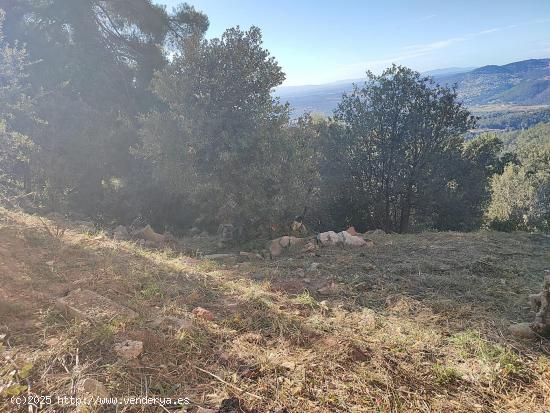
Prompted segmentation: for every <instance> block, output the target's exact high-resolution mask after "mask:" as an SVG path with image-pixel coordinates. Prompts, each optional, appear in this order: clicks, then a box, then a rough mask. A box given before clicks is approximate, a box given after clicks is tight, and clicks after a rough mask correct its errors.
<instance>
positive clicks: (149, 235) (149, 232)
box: [132, 225, 165, 244]
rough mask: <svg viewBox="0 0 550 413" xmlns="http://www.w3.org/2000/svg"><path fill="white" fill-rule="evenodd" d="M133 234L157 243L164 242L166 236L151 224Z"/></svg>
mask: <svg viewBox="0 0 550 413" xmlns="http://www.w3.org/2000/svg"><path fill="white" fill-rule="evenodd" d="M132 236H134V237H136V238H139V239H143V240H145V241H149V242H153V243H155V244H162V243H163V242H164V241H165V236H164V235H162V234H158V233H156V232H155V231H154V230H153V228H151V225H147V226H146V227H145V228H142V229H138V230H136V231H134V232H132Z"/></svg>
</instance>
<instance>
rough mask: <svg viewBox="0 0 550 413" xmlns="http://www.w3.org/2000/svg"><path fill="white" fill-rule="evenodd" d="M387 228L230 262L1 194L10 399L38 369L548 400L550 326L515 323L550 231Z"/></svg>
mask: <svg viewBox="0 0 550 413" xmlns="http://www.w3.org/2000/svg"><path fill="white" fill-rule="evenodd" d="M371 239H372V241H373V245H371V244H369V245H370V246H369V247H362V248H342V247H341V246H337V247H336V246H335V247H323V248H320V249H318V250H317V252H316V253H314V254H301V253H299V252H295V253H288V252H285V253H284V254H283V255H281V256H280V257H278V258H277V259H274V260H269V259H265V260H264V259H260V258H258V257H257V256H256V255H246V256H245V255H243V256H240V257H237V258H235V259H234V260H232V261H228V262H225V263H224V262H216V261H211V260H205V259H201V258H200V254H199V256H196V257H190V256H186V255H183V254H182V253H180V252H177V251H172V250H168V249H166V250H162V251H159V250H148V249H144V248H141V247H139V246H138V245H137V244H136V243H133V242H125V241H113V240H111V239H110V238H108V237H107V236H105V235H104V234H101V233H99V234H86V233H82V232H79V231H77V230H76V229H74V228H72V227H70V228H68V229H66V230H65V229H60V228H58V227H56V226H55V225H54V224H53V223H51V222H50V221H47V220H40V219H38V218H36V217H32V216H29V215H25V214H22V213H15V212H9V211H6V210H0V274H1V277H2V283H1V284H0V325H1V328H2V331H0V333H1V337H3V339H2V341H3V351H2V354H1V355H0V357H1V362H0V389H2V390H3V392H4V397H3V398H0V410H1V411H2V412H10V411H27V409H26V407H19V408H18V407H17V406H16V405H14V404H12V403H11V402H10V400H9V397H7V396H6V395H7V394H17V393H20V394H23V395H26V394H27V388H26V386H29V385H30V386H31V388H30V390H31V392H32V393H35V394H38V395H42V396H46V395H51V396H52V397H57V396H70V395H72V394H82V393H88V394H94V395H103V396H106V395H109V396H111V397H119V398H122V397H123V396H140V395H144V394H146V393H147V394H148V395H149V396H159V397H161V396H162V397H172V398H179V397H181V398H188V399H189V400H190V401H191V402H192V403H191V404H189V405H184V406H183V410H181V411H191V412H193V411H196V409H197V408H198V407H200V408H202V409H203V410H199V411H201V412H208V411H214V412H216V411H220V412H238V411H244V412H248V411H257V412H262V413H263V412H285V411H287V412H369V411H373V412H375V411H376V412H401V411H407V412H412V411H419V412H420V411H435V412H473V411H480V412H493V411H516V412H525V411H529V412H546V411H548V410H549V408H550V396H549V395H550V386H549V383H550V357H549V355H550V343H549V342H548V340H544V339H541V340H536V341H519V340H516V339H514V338H512V337H510V336H509V335H508V333H507V331H506V330H507V326H508V325H509V324H510V323H511V322H519V321H530V320H531V319H532V317H533V314H532V313H530V311H529V308H528V307H529V306H528V301H527V296H528V294H530V293H534V292H537V291H539V290H540V284H541V282H542V279H543V277H544V276H545V275H547V274H548V271H549V270H550V253H549V251H550V238H549V237H547V236H544V235H539V234H528V233H514V234H504V233H496V232H475V233H454V232H445V233H435V232H427V233H422V234H417V235H412V234H409V235H385V234H373V235H372V237H371ZM184 242H188V243H189V245H188V246H186V248H185V250H187V251H192V250H193V244H192V243H193V239H189V240H184ZM205 252H211V251H205ZM60 299H61V300H60ZM85 299H86V300H89V302H86V301H84V300H85ZM78 309H80V310H81V312H82V314H79V313H78V311H76V310H78ZM73 310H75V311H73ZM75 316H76V317H75ZM139 343H141V344H139ZM8 357H9V359H8ZM10 392H11V393H10ZM220 406H221V407H220ZM87 408H88V409H89V411H94V409H97V411H115V407H113V406H109V407H106V406H103V407H102V408H94V407H91V406H90V407H87ZM18 409H19V410H18ZM122 409H123V408H122V407H119V411H126V412H133V411H155V412H156V411H165V410H170V411H175V410H171V409H172V408H170V409H169V408H168V407H165V408H164V409H162V408H160V407H159V406H147V405H129V406H124V410H122ZM186 409H187V410H186ZM205 409H213V410H205ZM41 411H45V412H54V411H56V412H61V411H63V412H64V411H67V412H68V411H74V406H65V407H60V406H54V405H49V406H45V407H44V408H43V409H42V410H41ZM81 411H82V410H81Z"/></svg>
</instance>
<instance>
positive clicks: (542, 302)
mask: <svg viewBox="0 0 550 413" xmlns="http://www.w3.org/2000/svg"><path fill="white" fill-rule="evenodd" d="M529 304H530V305H531V309H532V310H533V311H534V312H535V320H534V322H533V324H532V325H531V327H532V329H533V331H534V332H535V333H536V334H538V335H540V336H543V337H550V275H547V276H546V277H544V281H543V283H542V289H541V292H540V293H538V294H530V295H529Z"/></svg>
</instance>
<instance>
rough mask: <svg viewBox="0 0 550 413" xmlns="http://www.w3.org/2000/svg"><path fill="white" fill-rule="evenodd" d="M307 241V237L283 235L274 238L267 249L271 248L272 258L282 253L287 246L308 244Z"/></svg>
mask: <svg viewBox="0 0 550 413" xmlns="http://www.w3.org/2000/svg"><path fill="white" fill-rule="evenodd" d="M307 242H308V239H307V238H298V237H292V236H288V235H285V236H283V237H279V238H275V239H274V240H272V241H270V242H269V243H268V245H267V249H268V250H269V255H270V256H271V258H273V257H278V256H279V255H281V254H282V252H283V250H284V249H285V248H289V247H291V246H299V245H305V244H307Z"/></svg>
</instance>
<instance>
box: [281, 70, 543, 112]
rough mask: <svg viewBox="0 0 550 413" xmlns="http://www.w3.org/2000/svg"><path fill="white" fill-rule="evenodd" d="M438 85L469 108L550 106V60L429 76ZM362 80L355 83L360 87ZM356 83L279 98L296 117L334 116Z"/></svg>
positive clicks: (291, 91)
mask: <svg viewBox="0 0 550 413" xmlns="http://www.w3.org/2000/svg"><path fill="white" fill-rule="evenodd" d="M428 74H429V75H431V76H432V77H433V78H434V79H435V81H436V82H438V83H440V84H446V85H454V84H456V85H457V87H458V94H459V97H460V99H461V100H462V101H463V102H464V103H465V104H466V105H468V106H478V105H488V104H514V105H543V104H550V59H531V60H524V61H520V62H514V63H510V64H506V65H502V66H497V65H490V66H483V67H480V68H477V69H473V70H470V71H465V72H463V71H460V72H459V73H451V74H449V73H445V72H443V73H441V72H438V71H433V72H432V73H428ZM362 82H363V80H356V81H355V83H357V84H359V85H360V84H361V83H362ZM353 83H354V81H342V82H335V83H330V84H326V85H317V86H301V87H298V86H295V87H287V88H280V89H278V90H277V91H276V95H277V96H279V97H280V98H281V100H282V101H288V102H289V103H290V105H291V106H292V108H293V111H294V112H293V113H294V115H295V116H299V115H301V114H303V113H305V112H320V113H324V114H325V115H331V114H332V111H333V110H334V109H335V108H336V106H337V104H338V102H339V101H340V99H341V97H342V94H344V93H348V92H349V91H351V90H352V89H353Z"/></svg>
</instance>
